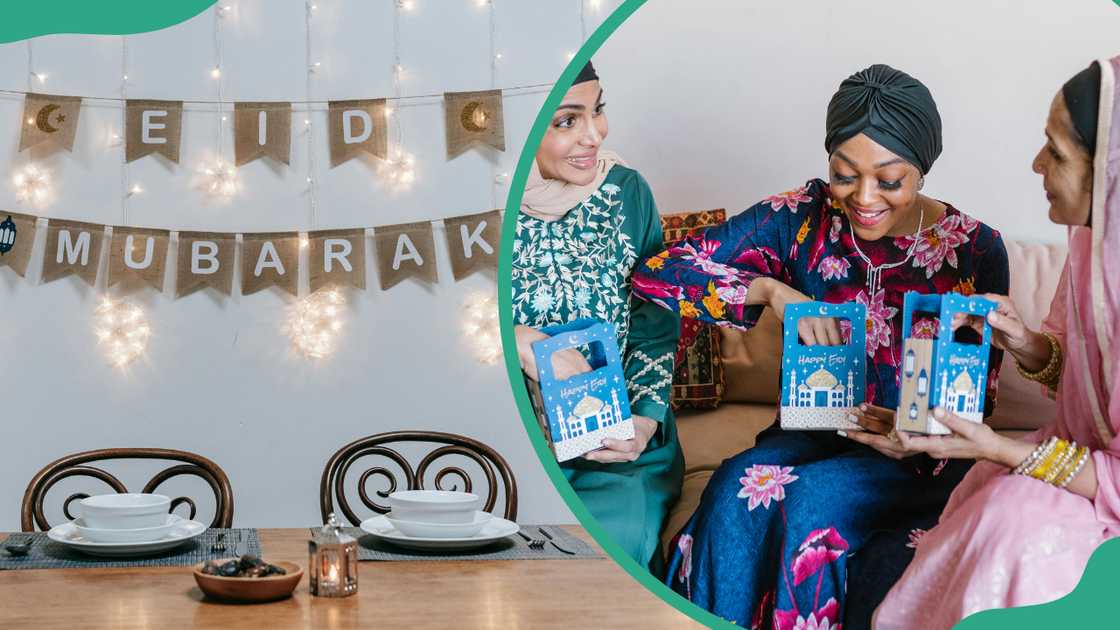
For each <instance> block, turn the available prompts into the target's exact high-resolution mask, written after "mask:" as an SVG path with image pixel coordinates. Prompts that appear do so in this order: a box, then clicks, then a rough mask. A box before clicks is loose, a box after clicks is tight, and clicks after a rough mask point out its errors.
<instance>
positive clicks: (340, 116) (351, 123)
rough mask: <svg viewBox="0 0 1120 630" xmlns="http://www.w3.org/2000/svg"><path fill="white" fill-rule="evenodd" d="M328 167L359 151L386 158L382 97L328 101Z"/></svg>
mask: <svg viewBox="0 0 1120 630" xmlns="http://www.w3.org/2000/svg"><path fill="white" fill-rule="evenodd" d="M328 119H329V120H330V142H331V168H334V167H335V166H338V165H339V164H342V163H343V162H347V161H349V160H352V159H354V158H355V157H357V156H358V155H360V154H362V153H368V154H370V155H373V156H376V157H379V158H381V159H385V158H387V157H389V124H388V121H386V119H385V99H383V98H378V99H369V100H362V101H331V102H330V103H329V104H328Z"/></svg>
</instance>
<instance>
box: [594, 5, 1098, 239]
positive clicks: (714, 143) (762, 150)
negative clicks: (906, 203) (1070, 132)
mask: <svg viewBox="0 0 1120 630" xmlns="http://www.w3.org/2000/svg"><path fill="white" fill-rule="evenodd" d="M1116 54H1120V7H1117V6H1116V4H1115V3H1114V2H1112V0H1070V1H1068V2H1022V1H1020V0H942V1H939V2H929V1H927V0H890V1H886V0H847V1H844V2H822V1H820V0H751V1H749V2H740V1H734V0H687V1H686V0H650V2H648V3H647V4H646V5H645V6H644V7H642V8H641V9H639V10H638V11H637V12H636V13H635V14H634V15H633V16H632V17H631V18H630V20H628V21H627V23H625V24H624V25H622V27H621V28H620V29H619V30H618V32H616V33H615V35H614V36H613V37H612V38H611V39H610V40H608V41H607V43H606V44H605V45H604V46H603V48H602V50H601V51H600V53H599V55H598V56H597V58H596V65H597V68H598V70H599V74H600V76H601V77H602V80H603V86H604V89H605V91H606V100H607V102H608V111H609V114H610V123H611V135H610V138H609V139H608V141H607V144H608V145H609V146H611V147H612V148H615V149H616V150H618V151H619V152H620V153H621V154H622V155H623V156H624V158H626V159H627V160H629V161H630V162H631V163H632V164H633V165H634V166H636V167H637V168H638V169H639V170H641V172H642V173H643V174H644V175H645V176H646V178H647V179H648V180H649V182H650V184H651V185H652V187H653V190H654V193H655V195H656V197H657V202H658V205H659V206H660V208H661V210H662V211H663V212H670V211H684V210H693V209H705V208H713V207H720V208H726V209H727V210H728V211H729V212H738V211H740V210H742V209H744V208H746V207H748V206H750V205H751V204H753V203H755V202H757V201H758V200H760V199H762V198H763V197H765V196H767V195H770V194H773V193H776V192H780V191H783V190H787V189H789V188H792V187H795V186H798V185H800V184H802V183H803V182H804V181H805V180H806V179H808V178H810V177H824V178H827V170H826V156H825V153H824V148H823V143H824V116H825V108H826V106H827V104H828V100H829V98H830V97H831V96H832V93H833V92H834V91H835V89H836V87H837V86H838V85H839V84H840V81H842V80H843V79H844V78H845V77H847V76H848V75H850V74H851V73H853V72H855V71H857V70H859V69H861V68H863V67H866V66H868V65H871V64H873V63H880V62H882V63H888V64H890V65H893V66H895V67H897V68H899V69H902V70H905V71H907V72H909V73H911V74H913V75H914V76H916V77H918V78H920V79H921V80H922V81H923V82H925V83H926V85H928V86H929V88H930V90H931V91H932V92H933V95H934V97H935V98H936V99H937V103H938V107H939V108H940V111H941V115H942V118H943V120H944V145H945V149H944V152H943V154H942V156H941V158H940V160H938V162H937V163H936V164H935V165H934V167H933V170H932V172H931V173H930V175H929V176H928V177H927V178H926V180H927V181H926V188H925V192H927V193H929V194H931V195H933V196H935V197H937V198H940V199H944V200H947V201H950V202H952V203H953V204H954V205H956V206H957V207H958V208H960V209H961V210H963V211H965V212H968V213H970V214H972V215H973V216H975V217H977V218H979V219H981V220H983V221H986V222H988V223H990V224H991V225H993V226H994V227H996V228H997V229H999V230H1001V231H1002V232H1003V233H1004V235H1005V236H1007V237H1009V238H1014V239H1023V240H1027V241H1033V242H1060V241H1063V239H1064V238H1065V232H1064V231H1063V230H1062V229H1061V228H1058V227H1056V226H1053V225H1051V224H1050V222H1049V221H1048V220H1047V218H1046V207H1047V204H1046V199H1045V196H1044V194H1043V192H1042V184H1041V178H1040V177H1039V176H1037V175H1035V174H1034V173H1032V172H1031V167H1030V163H1031V160H1032V159H1033V157H1034V155H1035V152H1036V151H1037V150H1038V148H1039V147H1040V146H1041V144H1042V142H1043V136H1042V128H1043V125H1044V123H1045V119H1046V114H1047V110H1048V108H1049V105H1050V99H1051V98H1052V96H1053V95H1054V93H1055V92H1057V90H1058V89H1059V87H1060V86H1061V85H1062V83H1063V82H1064V81H1065V80H1066V79H1068V78H1069V77H1070V76H1072V75H1073V74H1074V73H1076V72H1077V71H1079V70H1081V69H1082V68H1084V67H1085V66H1087V65H1088V63H1089V61H1091V60H1092V59H1094V58H1098V57H1102V56H1112V55H1116Z"/></svg>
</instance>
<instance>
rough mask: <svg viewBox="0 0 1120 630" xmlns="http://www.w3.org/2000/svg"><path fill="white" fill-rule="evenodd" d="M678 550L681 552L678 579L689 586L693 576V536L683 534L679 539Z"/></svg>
mask: <svg viewBox="0 0 1120 630" xmlns="http://www.w3.org/2000/svg"><path fill="white" fill-rule="evenodd" d="M677 549H680V551H681V568H680V569H679V570H678V571H677V579H678V580H680V581H681V582H682V583H684V584H687V583H688V578H689V577H691V576H692V536H689V535H688V534H681V536H680V538H678V539H677Z"/></svg>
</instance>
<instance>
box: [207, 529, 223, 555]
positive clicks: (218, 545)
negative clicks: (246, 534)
mask: <svg viewBox="0 0 1120 630" xmlns="http://www.w3.org/2000/svg"><path fill="white" fill-rule="evenodd" d="M225 540H226V533H225V532H218V539H217V540H215V541H214V544H213V545H210V551H216V552H219V553H221V552H223V551H225V550H226V543H225Z"/></svg>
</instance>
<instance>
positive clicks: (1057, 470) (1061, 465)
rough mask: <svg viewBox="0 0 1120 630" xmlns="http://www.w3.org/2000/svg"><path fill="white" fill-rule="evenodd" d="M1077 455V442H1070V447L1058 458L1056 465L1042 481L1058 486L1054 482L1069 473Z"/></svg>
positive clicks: (1055, 461)
mask: <svg viewBox="0 0 1120 630" xmlns="http://www.w3.org/2000/svg"><path fill="white" fill-rule="evenodd" d="M1077 454H1078V449H1077V442H1070V443H1069V446H1068V447H1066V449H1065V450H1064V451H1062V454H1061V455H1060V456H1058V459H1056V460H1054V465H1053V466H1051V467H1050V470H1049V471H1048V472H1047V473H1046V476H1045V477H1043V478H1042V480H1043V481H1045V482H1046V483H1048V484H1050V485H1057V484H1055V483H1054V481H1055V480H1057V479H1058V477H1060V476H1062V475H1064V474H1065V473H1066V472H1068V471H1069V464H1070V462H1071V461H1072V460H1073V458H1075V457H1076V456H1077Z"/></svg>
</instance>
